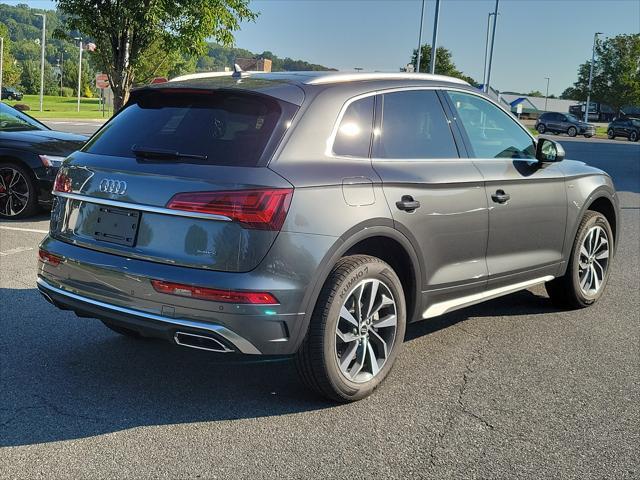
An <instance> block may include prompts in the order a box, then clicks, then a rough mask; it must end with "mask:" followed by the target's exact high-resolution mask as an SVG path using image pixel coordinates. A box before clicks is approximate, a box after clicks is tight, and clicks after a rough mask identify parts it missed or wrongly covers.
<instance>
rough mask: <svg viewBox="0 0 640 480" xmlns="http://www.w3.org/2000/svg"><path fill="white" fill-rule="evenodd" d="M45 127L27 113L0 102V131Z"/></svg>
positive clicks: (43, 128)
mask: <svg viewBox="0 0 640 480" xmlns="http://www.w3.org/2000/svg"><path fill="white" fill-rule="evenodd" d="M46 129H47V127H45V126H44V125H42V124H41V123H40V122H38V121H37V120H35V119H33V118H31V117H30V116H29V115H25V114H24V113H22V112H20V111H18V110H16V109H15V108H12V107H10V106H8V105H6V104H4V103H0V131H2V132H17V131H23V130H46Z"/></svg>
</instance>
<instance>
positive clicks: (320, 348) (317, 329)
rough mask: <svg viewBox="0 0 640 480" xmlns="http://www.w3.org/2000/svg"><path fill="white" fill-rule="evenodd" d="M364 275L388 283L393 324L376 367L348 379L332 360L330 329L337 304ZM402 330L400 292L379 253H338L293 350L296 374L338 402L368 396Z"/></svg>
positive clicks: (398, 345) (333, 348) (384, 373)
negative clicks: (390, 341)
mask: <svg viewBox="0 0 640 480" xmlns="http://www.w3.org/2000/svg"><path fill="white" fill-rule="evenodd" d="M366 280H378V281H380V282H382V284H383V285H384V286H385V287H387V288H388V290H389V292H390V293H391V295H392V296H393V299H394V300H395V310H396V319H397V323H396V330H395V336H394V338H393V344H392V346H391V349H390V350H389V353H388V355H387V357H386V361H385V363H384V364H383V365H382V368H380V370H379V372H377V374H375V376H373V377H372V378H370V379H369V380H367V381H365V382H360V383H356V382H354V381H352V380H351V379H348V378H347V376H346V375H345V374H343V373H342V371H341V369H340V366H339V365H338V356H337V346H338V341H337V340H336V328H337V325H338V323H339V321H340V311H341V308H342V306H343V304H344V303H345V302H346V301H348V299H349V297H350V295H351V294H352V293H353V292H354V291H355V290H356V288H357V287H358V285H360V284H361V283H363V282H364V281H366ZM405 329H406V306H405V298H404V292H403V289H402V284H401V283H400V279H399V278H398V276H397V275H396V273H395V272H394V271H393V269H392V268H391V267H390V266H389V265H388V264H387V263H385V262H383V261H382V260H380V259H379V258H376V257H371V256H368V255H353V256H349V257H344V258H342V259H340V261H339V262H338V263H337V264H336V265H335V267H334V268H333V270H332V271H331V273H330V274H329V277H328V278H327V281H326V282H325V284H324V286H323V287H322V291H321V292H320V296H319V297H318V301H317V303H316V306H315V309H314V311H313V315H312V317H311V323H310V325H309V330H308V331H307V335H306V337H305V339H304V341H303V343H302V345H301V346H300V349H299V350H298V352H297V354H296V358H295V363H296V367H297V370H298V373H299V375H300V377H301V379H302V381H303V383H304V384H305V385H306V386H307V387H309V388H310V389H312V390H314V391H316V392H317V393H319V394H320V395H322V396H324V397H327V398H329V399H331V400H335V401H338V402H351V401H355V400H360V399H362V398H364V397H366V396H368V395H370V394H371V393H372V392H373V391H374V390H375V389H376V387H377V386H378V385H380V383H381V382H382V381H383V380H384V379H385V377H386V376H387V374H388V373H389V371H390V370H391V368H392V367H393V363H394V361H395V359H396V357H397V355H398V352H399V351H400V349H401V346H402V342H403V340H404V334H405ZM358 348H360V347H358ZM365 359H366V357H365ZM363 363H364V361H363Z"/></svg>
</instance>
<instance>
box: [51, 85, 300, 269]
mask: <svg viewBox="0 0 640 480" xmlns="http://www.w3.org/2000/svg"><path fill="white" fill-rule="evenodd" d="M296 108H297V107H296V106H294V105H292V104H288V103H287V102H283V101H281V100H278V99H275V98H273V97H269V96H266V95H262V94H257V93H253V92H243V91H226V90H204V89H202V90H198V89H171V88H164V89H159V90H154V89H147V90H142V91H139V92H137V93H136V94H135V95H134V96H133V97H132V100H131V101H130V102H129V103H128V104H127V106H126V107H125V108H124V109H123V110H122V111H121V112H120V113H119V114H118V115H117V116H116V117H115V118H114V119H112V120H111V121H110V122H109V123H108V124H107V125H105V126H104V127H103V128H102V129H101V130H100V131H99V132H98V133H97V134H96V135H94V137H92V139H91V140H90V141H89V142H88V143H87V144H86V146H85V147H84V148H83V149H82V151H80V152H76V153H75V154H73V155H72V156H71V157H69V159H68V160H67V161H66V162H65V164H64V165H63V167H62V168H61V169H60V172H59V174H58V177H57V179H56V183H55V186H54V193H55V194H56V200H55V203H54V209H53V212H52V219H51V236H53V237H54V238H57V239H59V240H62V241H65V242H69V243H73V244H75V245H78V246H82V247H85V248H90V249H93V250H99V251H104V252H108V253H111V254H116V255H120V256H124V257H131V258H138V259H144V260H150V261H154V262H161V263H168V264H175V265H181V266H188V267H195V268H205V269H211V270H218V271H229V272H243V271H249V270H252V269H253V268H255V267H256V266H257V265H258V263H259V262H260V261H261V260H262V258H263V257H264V256H265V254H266V253H267V251H268V250H269V248H270V247H271V245H272V243H273V241H274V240H275V238H276V236H277V234H278V232H279V230H280V228H281V226H282V222H283V221H284V217H285V215H286V211H287V209H288V206H289V203H290V201H291V196H292V194H293V190H292V186H291V184H289V183H288V182H287V181H286V180H284V179H283V178H282V177H280V176H279V175H277V174H276V173H275V172H273V171H272V170H270V169H268V168H266V164H267V163H268V160H269V158H270V156H271V155H272V153H273V151H274V149H275V147H276V145H277V143H278V142H279V140H280V139H281V138H282V135H283V134H284V132H285V130H286V125H287V122H289V121H291V119H292V117H293V114H294V113H295V111H296Z"/></svg>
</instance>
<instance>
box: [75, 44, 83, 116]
mask: <svg viewBox="0 0 640 480" xmlns="http://www.w3.org/2000/svg"><path fill="white" fill-rule="evenodd" d="M74 40H78V41H79V42H80V57H79V60H78V112H79V111H80V86H81V85H80V82H81V80H82V37H75V38H74Z"/></svg>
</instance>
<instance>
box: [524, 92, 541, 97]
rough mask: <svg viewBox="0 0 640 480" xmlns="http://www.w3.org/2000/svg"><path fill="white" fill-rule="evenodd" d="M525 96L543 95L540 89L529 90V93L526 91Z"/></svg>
mask: <svg viewBox="0 0 640 480" xmlns="http://www.w3.org/2000/svg"><path fill="white" fill-rule="evenodd" d="M527 97H544V93H542V92H541V91H540V90H531V91H530V92H529V93H527Z"/></svg>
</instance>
